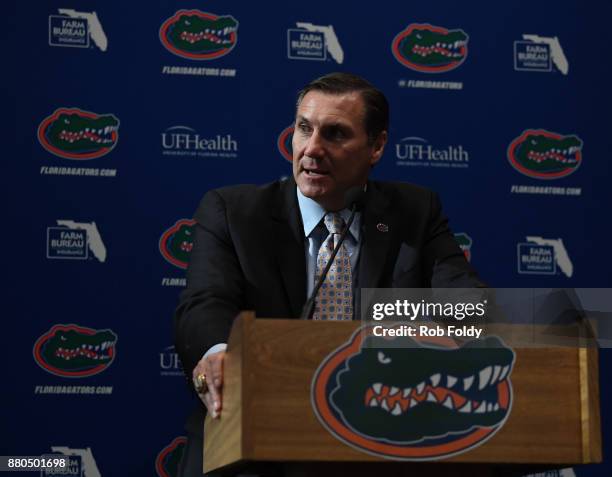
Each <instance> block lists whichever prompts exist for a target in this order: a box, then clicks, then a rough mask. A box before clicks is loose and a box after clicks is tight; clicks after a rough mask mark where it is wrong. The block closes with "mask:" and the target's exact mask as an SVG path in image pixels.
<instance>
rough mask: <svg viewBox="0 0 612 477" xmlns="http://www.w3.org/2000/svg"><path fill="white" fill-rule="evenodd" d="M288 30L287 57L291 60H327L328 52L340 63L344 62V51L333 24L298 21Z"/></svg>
mask: <svg viewBox="0 0 612 477" xmlns="http://www.w3.org/2000/svg"><path fill="white" fill-rule="evenodd" d="M296 25H297V28H289V29H288V30H287V58H289V59H291V60H319V61H325V60H327V53H328V52H329V54H330V55H331V57H332V58H333V59H334V61H335V62H336V63H338V64H340V65H341V64H342V63H343V62H344V51H343V50H342V46H340V42H339V41H338V37H337V36H336V32H335V31H334V27H333V25H313V24H312V23H307V22H297V23H296Z"/></svg>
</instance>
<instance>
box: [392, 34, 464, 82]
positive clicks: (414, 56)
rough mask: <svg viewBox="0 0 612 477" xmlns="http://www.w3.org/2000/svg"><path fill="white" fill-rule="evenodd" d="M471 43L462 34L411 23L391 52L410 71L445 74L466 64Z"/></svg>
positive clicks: (395, 42) (397, 39)
mask: <svg viewBox="0 0 612 477" xmlns="http://www.w3.org/2000/svg"><path fill="white" fill-rule="evenodd" d="M468 40H469V37H468V35H467V34H466V33H465V32H464V31H463V30H447V29H446V28H444V27H439V26H434V25H430V24H429V23H412V24H410V25H408V27H406V29H405V30H403V31H401V32H400V33H398V34H397V35H396V36H395V38H394V39H393V43H392V44H391V51H392V52H393V56H394V57H395V59H396V60H397V61H399V62H400V63H401V64H402V65H404V66H406V67H407V68H410V69H412V70H415V71H420V72H421V73H444V72H446V71H450V70H453V69H455V68H457V67H458V66H460V65H461V64H462V63H463V62H464V61H465V59H466V58H467V53H468V48H467V44H468Z"/></svg>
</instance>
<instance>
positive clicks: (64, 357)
mask: <svg viewBox="0 0 612 477" xmlns="http://www.w3.org/2000/svg"><path fill="white" fill-rule="evenodd" d="M116 344H117V335H116V334H115V333H114V332H113V331H112V330H109V329H106V330H95V329H93V328H87V327H85V326H79V325H75V324H68V325H55V326H53V327H52V328H51V329H50V330H49V331H47V332H46V333H45V334H43V335H42V336H40V338H38V339H37V340H36V342H35V343H34V348H33V354H34V361H36V364H38V365H39V366H40V367H41V368H42V369H44V370H45V371H47V372H48V373H51V374H55V375H56V376H60V377H62V378H85V377H88V376H93V375H94V374H99V373H101V372H102V371H104V370H105V369H107V368H108V367H109V366H110V365H111V364H112V362H113V361H114V359H115V346H116Z"/></svg>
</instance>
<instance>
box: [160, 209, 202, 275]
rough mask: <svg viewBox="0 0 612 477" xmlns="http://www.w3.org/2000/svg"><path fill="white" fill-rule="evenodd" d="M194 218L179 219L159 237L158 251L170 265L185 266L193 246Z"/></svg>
mask: <svg viewBox="0 0 612 477" xmlns="http://www.w3.org/2000/svg"><path fill="white" fill-rule="evenodd" d="M194 224H195V220H191V219H181V220H177V221H176V223H175V224H174V225H173V226H172V227H170V228H169V229H168V230H166V231H165V232H164V233H163V234H162V236H161V238H160V239H159V251H160V252H161V254H162V256H163V257H164V258H165V259H166V260H167V261H168V262H170V263H171V264H172V265H174V266H176V267H179V268H183V269H185V268H187V264H188V263H189V255H190V254H191V249H192V248H193V226H194Z"/></svg>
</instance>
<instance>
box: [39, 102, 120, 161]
mask: <svg viewBox="0 0 612 477" xmlns="http://www.w3.org/2000/svg"><path fill="white" fill-rule="evenodd" d="M118 130H119V120H118V119H117V117H116V116H115V115H113V114H98V113H92V112H91V111H85V110H83V109H79V108H58V109H56V110H55V111H54V112H53V114H52V115H51V116H47V117H46V118H45V119H43V121H42V122H41V123H40V126H38V134H37V136H38V141H39V142H40V144H41V146H42V147H44V148H45V149H46V150H47V151H49V152H50V153H52V154H55V155H56V156H59V157H62V158H64V159H76V160H83V159H97V158H98V157H102V156H104V155H105V154H108V153H109V152H111V151H112V150H113V149H114V147H115V146H116V145H117V141H118V140H119V133H118Z"/></svg>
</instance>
